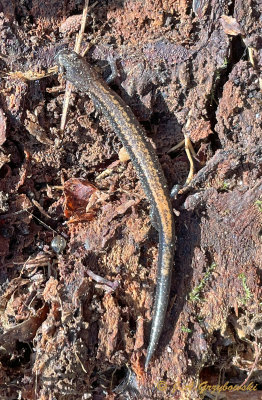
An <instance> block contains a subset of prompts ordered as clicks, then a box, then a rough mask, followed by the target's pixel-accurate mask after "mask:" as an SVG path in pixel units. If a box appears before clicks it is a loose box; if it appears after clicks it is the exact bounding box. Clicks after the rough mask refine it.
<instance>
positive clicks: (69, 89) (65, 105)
mask: <svg viewBox="0 0 262 400" xmlns="http://www.w3.org/2000/svg"><path fill="white" fill-rule="evenodd" d="M88 4H89V0H85V5H84V8H83V14H82V21H81V26H80V30H79V34H78V35H77V37H76V42H75V49H74V51H75V52H76V53H78V54H79V52H80V47H81V42H82V39H83V36H84V31H85V26H86V17H87V10H88ZM72 87H73V85H72V84H71V83H70V82H66V90H65V96H64V103H63V112H62V117H61V124H60V131H61V132H63V131H64V129H65V124H66V116H67V111H68V106H69V100H70V95H71V92H72Z"/></svg>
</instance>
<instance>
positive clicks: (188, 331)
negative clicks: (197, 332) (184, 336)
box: [181, 325, 192, 333]
mask: <svg viewBox="0 0 262 400" xmlns="http://www.w3.org/2000/svg"><path fill="white" fill-rule="evenodd" d="M181 331H182V332H185V333H191V332H192V329H190V328H187V327H186V326H184V325H183V326H182V327H181Z"/></svg>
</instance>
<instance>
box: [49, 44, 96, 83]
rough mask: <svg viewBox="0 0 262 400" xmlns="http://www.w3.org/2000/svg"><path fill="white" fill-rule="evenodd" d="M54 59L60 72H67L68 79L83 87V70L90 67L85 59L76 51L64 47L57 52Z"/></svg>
mask: <svg viewBox="0 0 262 400" xmlns="http://www.w3.org/2000/svg"><path fill="white" fill-rule="evenodd" d="M54 61H55V63H56V64H57V65H58V67H59V70H60V72H62V73H64V74H65V77H66V79H67V80H69V81H70V82H73V83H74V85H76V86H79V88H80V89H81V87H80V86H81V83H80V81H81V78H82V77H83V71H85V70H89V68H90V66H89V65H88V63H87V62H86V61H85V59H84V58H83V57H81V56H80V55H79V54H77V53H75V52H74V51H71V50H65V49H63V50H60V51H59V52H58V53H57V54H56V56H55V58H54ZM78 82H79V85H78Z"/></svg>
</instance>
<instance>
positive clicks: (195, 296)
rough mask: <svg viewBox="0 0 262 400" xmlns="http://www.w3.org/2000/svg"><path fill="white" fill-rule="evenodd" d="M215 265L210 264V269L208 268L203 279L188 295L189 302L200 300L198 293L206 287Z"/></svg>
mask: <svg viewBox="0 0 262 400" xmlns="http://www.w3.org/2000/svg"><path fill="white" fill-rule="evenodd" d="M216 266H217V265H216V263H212V264H211V265H210V267H208V269H207V271H206V273H205V275H204V277H203V279H201V281H200V283H199V284H198V285H197V286H196V287H195V288H194V289H193V290H192V291H191V292H190V293H189V300H190V301H199V300H200V292H201V291H202V290H203V289H204V287H205V286H206V283H207V282H208V280H209V279H210V277H211V275H212V272H213V271H214V269H215V268H216Z"/></svg>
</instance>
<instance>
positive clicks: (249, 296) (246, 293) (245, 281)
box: [238, 273, 252, 304]
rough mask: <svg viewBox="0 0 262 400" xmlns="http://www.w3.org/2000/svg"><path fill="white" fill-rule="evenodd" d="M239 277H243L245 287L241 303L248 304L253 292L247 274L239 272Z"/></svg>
mask: <svg viewBox="0 0 262 400" xmlns="http://www.w3.org/2000/svg"><path fill="white" fill-rule="evenodd" d="M238 278H239V279H241V281H242V285H243V288H244V291H245V296H244V297H242V298H241V303H242V304H246V303H247V301H248V300H250V299H251V297H252V294H251V291H250V289H249V287H248V286H247V278H246V276H245V274H244V273H241V274H239V275H238Z"/></svg>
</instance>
